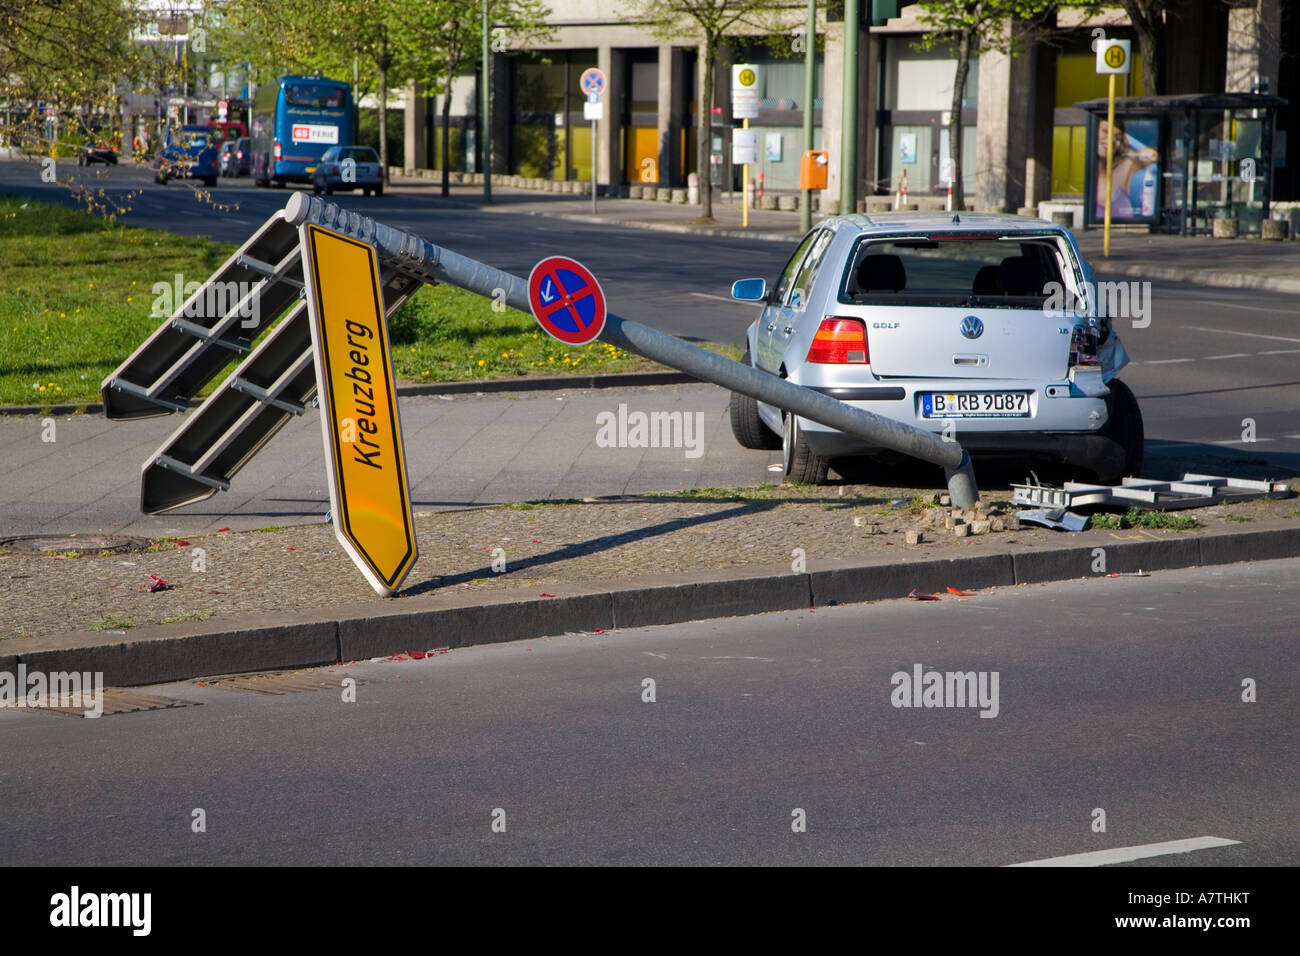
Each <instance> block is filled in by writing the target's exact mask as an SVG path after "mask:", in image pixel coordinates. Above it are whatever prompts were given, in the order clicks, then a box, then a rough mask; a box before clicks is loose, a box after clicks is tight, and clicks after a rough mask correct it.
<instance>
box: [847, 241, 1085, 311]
mask: <svg viewBox="0 0 1300 956" xmlns="http://www.w3.org/2000/svg"><path fill="white" fill-rule="evenodd" d="M1060 256H1061V253H1060V250H1059V248H1058V246H1057V244H1056V241H1055V240H1054V239H1052V238H1050V237H1044V238H1040V239H1019V240H1017V239H1014V238H1002V237H999V236H969V235H964V236H934V237H926V238H898V239H880V240H870V239H864V240H861V241H859V243H858V245H857V247H856V249H855V250H854V253H853V255H852V257H850V259H849V263H848V268H847V269H846V270H845V273H844V279H843V282H842V284H841V286H840V296H839V299H840V301H841V302H846V303H864V304H889V303H893V304H899V305H902V304H907V305H922V306H923V305H936V306H960V305H976V304H978V305H982V306H987V307H993V308H996V307H1003V308H1041V307H1042V304H1043V301H1044V299H1045V298H1046V297H1047V296H1048V295H1050V294H1051V292H1052V288H1051V287H1050V283H1060V282H1061V260H1060Z"/></svg>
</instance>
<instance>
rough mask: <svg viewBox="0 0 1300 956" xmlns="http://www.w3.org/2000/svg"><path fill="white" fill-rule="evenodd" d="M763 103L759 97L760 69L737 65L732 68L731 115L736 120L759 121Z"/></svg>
mask: <svg viewBox="0 0 1300 956" xmlns="http://www.w3.org/2000/svg"><path fill="white" fill-rule="evenodd" d="M761 103H762V98H761V97H760V96H759V82H758V67H756V66H755V65H754V64H752V63H737V64H735V65H734V66H732V68H731V115H732V117H733V118H734V119H758V109H759V106H760V105H761Z"/></svg>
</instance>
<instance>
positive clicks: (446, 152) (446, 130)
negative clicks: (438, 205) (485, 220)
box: [442, 71, 456, 196]
mask: <svg viewBox="0 0 1300 956" xmlns="http://www.w3.org/2000/svg"><path fill="white" fill-rule="evenodd" d="M455 78H456V74H455V73H454V72H450V71H449V72H448V73H447V88H446V89H445V90H443V92H442V194H443V195H444V196H450V195H451V83H452V80H454V79H455Z"/></svg>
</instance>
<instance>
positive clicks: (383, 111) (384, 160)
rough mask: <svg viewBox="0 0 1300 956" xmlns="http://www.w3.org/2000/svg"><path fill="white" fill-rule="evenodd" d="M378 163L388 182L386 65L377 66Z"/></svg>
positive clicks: (385, 181)
mask: <svg viewBox="0 0 1300 956" xmlns="http://www.w3.org/2000/svg"><path fill="white" fill-rule="evenodd" d="M379 165H380V167H381V169H382V175H383V178H384V184H385V185H387V184H388V67H387V65H386V64H382V63H381V65H380V67H379Z"/></svg>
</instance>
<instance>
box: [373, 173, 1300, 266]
mask: <svg viewBox="0 0 1300 956" xmlns="http://www.w3.org/2000/svg"><path fill="white" fill-rule="evenodd" d="M393 187H394V188H395V189H396V190H398V191H404V192H405V191H409V192H412V193H419V194H420V195H421V196H437V195H438V193H439V191H440V188H441V187H440V184H438V183H436V182H432V181H430V180H424V179H418V178H412V177H405V176H397V177H394V179H393ZM450 192H451V195H450V197H448V199H447V200H446V201H447V202H448V203H449V204H454V205H455V206H456V207H459V208H467V209H468V208H472V209H479V210H481V211H483V212H485V213H510V214H514V215H525V216H546V217H549V218H552V219H562V220H570V221H574V222H583V223H597V224H604V225H617V226H625V227H630V228H636V229H651V230H655V231H659V232H679V233H693V234H696V235H709V236H725V237H729V238H741V239H753V240H759V241H764V242H785V243H790V244H791V245H792V247H793V243H794V241H795V240H797V239H798V236H799V214H798V213H797V212H777V211H772V210H766V209H753V210H750V216H749V228H748V229H746V228H743V227H742V225H741V219H742V214H743V210H742V208H741V206H740V198H739V196H735V197H734V201H733V197H732V196H731V194H726V193H718V194H715V198H714V203H713V216H714V219H715V220H716V222H714V223H711V224H710V223H700V222H698V216H699V207H698V206H685V205H680V204H677V203H667V202H656V201H651V200H644V199H605V198H598V199H597V202H596V209H597V211H596V214H595V215H593V214H592V212H591V197H590V196H579V195H576V194H570V193H544V192H539V191H537V190H532V189H517V188H514V187H510V186H500V185H498V184H496V183H495V182H494V183H493V186H492V202H491V203H490V204H485V203H484V202H483V187H482V186H462V185H455V186H452V187H450ZM822 218H824V217H822V216H819V215H817V214H814V215H813V222H814V223H816V222H817V221H818V220H820V219H822ZM877 218H884V217H883V216H882V215H879V214H878V215H877ZM1076 237H1077V239H1078V242H1079V247H1080V248H1081V249H1082V250H1083V254H1084V255H1085V256H1087V257H1088V260H1089V262H1091V263H1092V266H1093V269H1094V270H1096V272H1097V274H1098V275H1099V276H1100V277H1103V278H1115V277H1121V276H1122V277H1125V278H1132V279H1148V280H1155V279H1160V280H1165V281H1170V282H1192V283H1196V284H1199V285H1207V286H1217V287H1221V288H1231V289H1258V290H1261V291H1268V292H1300V242H1293V241H1281V242H1278V241H1267V240H1263V239H1250V238H1245V239H1210V238H1204V237H1197V238H1185V237H1182V236H1173V235H1164V234H1151V233H1148V232H1147V231H1146V229H1145V227H1142V228H1134V227H1125V228H1117V229H1115V230H1114V231H1113V232H1112V234H1111V255H1110V258H1109V259H1107V258H1105V257H1103V256H1102V233H1101V230H1100V229H1089V230H1084V231H1080V232H1078V233H1076Z"/></svg>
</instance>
